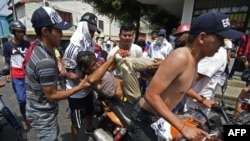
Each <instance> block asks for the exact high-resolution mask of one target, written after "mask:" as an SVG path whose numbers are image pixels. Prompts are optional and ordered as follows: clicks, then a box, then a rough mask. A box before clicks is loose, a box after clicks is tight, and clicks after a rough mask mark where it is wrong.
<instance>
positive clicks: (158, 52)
mask: <svg viewBox="0 0 250 141" xmlns="http://www.w3.org/2000/svg"><path fill="white" fill-rule="evenodd" d="M172 51H173V47H172V45H171V44H170V43H169V42H168V41H167V40H166V39H165V40H164V41H163V43H162V45H161V46H158V45H157V43H156V42H153V43H152V44H151V45H150V47H149V51H148V56H149V57H150V58H160V59H165V58H166V57H167V56H168V54H169V53H170V52H172Z"/></svg>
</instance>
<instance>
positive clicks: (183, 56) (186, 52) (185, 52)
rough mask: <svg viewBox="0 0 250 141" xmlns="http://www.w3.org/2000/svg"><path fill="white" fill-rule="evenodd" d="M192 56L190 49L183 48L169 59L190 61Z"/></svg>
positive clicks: (171, 54)
mask: <svg viewBox="0 0 250 141" xmlns="http://www.w3.org/2000/svg"><path fill="white" fill-rule="evenodd" d="M190 56H191V53H190V49H189V48H188V47H181V48H177V49H175V50H173V52H172V53H170V54H169V56H168V57H167V59H171V60H172V59H175V60H176V61H177V60H178V61H184V62H186V61H188V60H189V58H190Z"/></svg>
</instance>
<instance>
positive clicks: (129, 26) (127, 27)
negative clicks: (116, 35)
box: [120, 23, 135, 33]
mask: <svg viewBox="0 0 250 141" xmlns="http://www.w3.org/2000/svg"><path fill="white" fill-rule="evenodd" d="M122 30H123V31H132V30H135V25H134V24H133V23H124V24H122V26H121V28H120V33H121V32H122Z"/></svg>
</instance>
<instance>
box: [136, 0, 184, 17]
mask: <svg viewBox="0 0 250 141" xmlns="http://www.w3.org/2000/svg"><path fill="white" fill-rule="evenodd" d="M137 1H138V2H140V3H143V4H155V5H158V6H160V7H161V8H162V9H164V10H165V11H167V12H169V13H171V14H172V15H174V16H176V17H177V18H181V17H182V11H183V5H184V0H137Z"/></svg>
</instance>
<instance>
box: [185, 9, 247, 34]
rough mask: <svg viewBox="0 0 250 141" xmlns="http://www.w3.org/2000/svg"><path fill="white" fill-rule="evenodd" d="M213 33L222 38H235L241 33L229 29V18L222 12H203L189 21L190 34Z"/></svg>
mask: <svg viewBox="0 0 250 141" xmlns="http://www.w3.org/2000/svg"><path fill="white" fill-rule="evenodd" d="M201 32H205V33H215V34H217V35H220V36H222V37H224V38H229V39H237V38H240V37H241V36H242V35H243V33H242V32H239V31H236V30H233V29H231V25H230V20H229V18H228V16H227V15H225V14H223V13H219V12H218V13H205V14H202V15H200V16H199V17H197V18H196V19H194V20H193V21H192V23H191V30H190V34H199V33H201Z"/></svg>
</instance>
